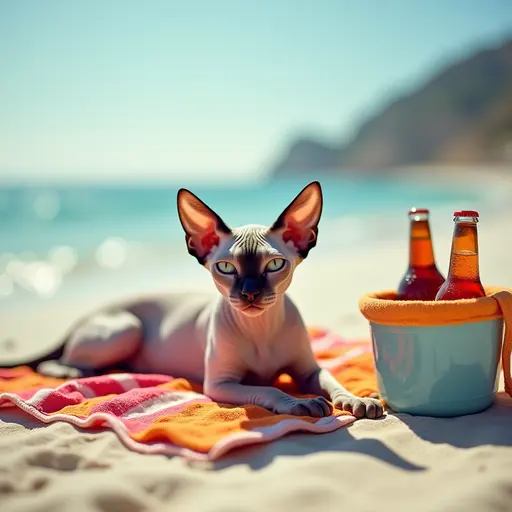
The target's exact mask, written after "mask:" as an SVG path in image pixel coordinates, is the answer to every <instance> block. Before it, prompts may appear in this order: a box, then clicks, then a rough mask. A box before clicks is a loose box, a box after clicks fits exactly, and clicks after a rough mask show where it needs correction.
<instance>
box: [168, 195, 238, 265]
mask: <svg viewBox="0 0 512 512" xmlns="http://www.w3.org/2000/svg"><path fill="white" fill-rule="evenodd" d="M178 216H179V218H180V222H181V225H182V226H183V229H184V230H185V240H186V242H187V248H188V252H189V253H190V254H191V255H192V256H194V257H196V258H197V260H198V261H199V263H201V265H204V264H205V262H206V259H207V258H208V255H209V254H210V252H211V251H212V249H213V247H214V246H218V245H219V243H220V240H221V238H223V237H225V236H229V235H230V234H231V230H230V229H229V228H228V227H227V226H226V224H225V223H224V221H223V220H222V219H221V218H220V217H219V216H218V215H217V214H216V213H215V212H214V211H213V210H212V209H211V208H210V207H208V206H207V205H206V204H205V203H203V202H202V201H201V200H200V199H199V198H198V197H197V196H195V195H194V194H192V192H190V191H189V190H186V189H184V188H182V189H180V190H179V191H178Z"/></svg>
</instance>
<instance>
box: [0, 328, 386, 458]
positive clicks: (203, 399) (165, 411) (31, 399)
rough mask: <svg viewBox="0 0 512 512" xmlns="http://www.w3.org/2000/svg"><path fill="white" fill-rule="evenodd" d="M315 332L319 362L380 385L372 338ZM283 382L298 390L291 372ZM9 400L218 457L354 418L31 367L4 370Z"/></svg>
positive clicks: (155, 379)
mask: <svg viewBox="0 0 512 512" xmlns="http://www.w3.org/2000/svg"><path fill="white" fill-rule="evenodd" d="M310 337H311V346H312V348H313V352H314V354H315V356H316V358H317V360H318V361H319V364H320V366H322V367H324V368H328V369H329V370H330V371H331V372H332V373H333V375H335V376H336V378H337V379H339V381H340V382H342V383H343V384H345V385H346V387H347V388H348V389H349V390H351V391H352V392H353V393H355V394H358V395H360V396H369V395H370V394H371V393H374V392H376V391H377V383H376V379H375V375H374V367H373V356H372V353H371V345H370V343H369V342H368V341H367V340H365V341H350V340H345V339H343V338H340V337H339V336H336V335H334V334H332V333H329V332H327V331H325V330H319V329H311V330H310ZM276 385H277V386H278V387H280V388H281V389H283V390H285V391H287V392H289V393H292V394H296V391H295V389H294V386H293V383H292V381H291V379H290V378H289V377H288V376H286V375H283V376H282V377H281V378H280V379H279V380H278V382H277V383H276ZM9 406H10V407H18V408H19V409H22V410H23V411H25V412H26V413H28V414H30V415H32V416H34V417H35V418H37V419H39V420H41V421H42V422H44V423H52V422H55V421H64V422H67V423H71V424H73V425H76V426H78V427H81V428H84V429H94V428H98V427H102V428H107V429H111V430H113V431H114V432H115V433H116V435H117V436H118V437H119V439H120V440H121V441H122V442H123V443H124V444H125V445H126V446H127V447H128V448H130V449H132V450H134V451H138V452H140V453H164V454H169V455H181V456H183V457H187V458H189V459H194V460H214V459H217V458H219V457H221V456H222V455H224V454H225V453H227V452H228V451H230V450H232V449H234V448H236V447H238V446H244V445H248V444H255V443H265V442H269V441H271V440H273V439H277V438H279V437H282V436H284V435H285V434H288V433H290V432H297V431H302V432H312V433H323V432H331V431H333V430H336V429H338V428H341V427H343V426H345V425H348V424H350V423H352V422H353V421H355V418H354V416H352V415H350V414H348V413H347V412H344V411H339V410H336V411H335V412H334V413H333V414H332V415H331V416H328V417H325V418H310V417H298V416H290V415H279V414H273V413H271V412H269V411H267V410H266V409H263V408H261V407H257V406H253V405H246V406H241V407H235V406H232V405H228V404H220V403H215V402H213V401H212V400H211V399H209V398H208V397H207V396H205V395H203V394H202V389H201V386H199V385H198V384H196V383H192V382H189V381H187V380H185V379H179V378H173V377H171V376H168V375H142V374H132V373H114V374H110V375H102V376H99V377H90V378H84V379H74V380H69V381H64V380H59V379H52V378H47V377H43V376H41V375H38V374H36V373H34V372H32V371H31V370H30V369H28V368H26V367H21V368H15V369H13V370H0V407H9Z"/></svg>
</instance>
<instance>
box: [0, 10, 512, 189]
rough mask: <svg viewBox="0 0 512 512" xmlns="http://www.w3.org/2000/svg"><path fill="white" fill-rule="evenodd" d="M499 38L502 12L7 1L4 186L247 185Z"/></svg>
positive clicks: (2, 43) (0, 101)
mask: <svg viewBox="0 0 512 512" xmlns="http://www.w3.org/2000/svg"><path fill="white" fill-rule="evenodd" d="M506 35H511V36H512V6H511V3H510V1H509V0H479V1H476V0H475V1H468V0H457V1H455V0H447V1H437V2H429V1H426V0H425V1H416V0H407V1H405V0H390V1H387V2H382V1H377V0H375V1H366V2H362V1H357V0H351V1H348V0H346V1H344V0H338V1H334V0H333V1H328V0H323V1H314V0H310V1H308V2H306V1H299V0H296V1H288V0H279V1H276V0H258V1H244V0H237V1H234V0H233V1H225V0H218V1H209V0H204V1H196V0H189V1H183V2H178V1H173V0H168V1H158V0H152V1H148V2H144V1H131V0H82V1H79V0H73V1H69V0H62V1H53V0H46V1H40V0H24V1H17V0H5V1H3V2H1V3H0V73H1V75H0V177H1V176H4V177H5V176H6V175H7V174H12V173H14V174H15V175H17V176H23V175H27V176H28V175H37V176H39V175H45V176H47V175H51V174H56V175H69V176H71V175H73V176H78V177H79V176H80V175H84V174H85V175H87V176H89V177H91V176H93V177H94V176H97V177H98V179H99V178H100V177H105V176H113V175H117V176H125V175H129V174H137V173H139V172H140V173H141V175H145V173H146V172H149V171H150V172H152V173H160V174H162V175H169V176H173V177H179V176H180V175H181V174H182V173H186V174H187V175H188V176H189V177H190V176H192V175H193V173H196V174H195V175H196V176H198V177H201V176H204V174H205V173H206V174H207V175H208V176H210V177H213V176H215V175H217V174H216V173H223V174H226V173H231V175H232V176H233V177H235V176H236V177H239V176H249V175H254V173H255V172H261V171H262V170H265V169H266V167H267V166H268V165H269V163H270V162H271V161H272V159H273V158H274V157H275V156H276V155H277V154H278V153H279V151H281V150H282V149H283V148H284V147H286V145H287V144H288V143H289V142H290V140H291V139H292V138H293V137H294V136H296V135H297V134H302V133H313V134H317V135H318V136H320V137H324V138H325V139H326V140H339V139H340V138H341V137H342V136H346V135H347V134H348V133H350V131H351V130H353V129H354V128H355V126H357V120H358V119H359V118H360V115H361V114H362V113H363V112H366V111H368V109H371V108H372V107H374V106H375V105H377V104H378V103H379V101H381V100H382V99H383V98H384V97H385V96H386V95H387V94H389V93H391V92H393V91H395V90H401V89H407V88H409V87H411V86H412V85H413V84H414V83H416V82H417V81H418V80H422V79H424V78H425V77H426V76H429V75H430V74H431V73H432V72H433V71H434V70H435V69H436V67H437V66H438V65H439V63H440V62H446V61H449V60H451V59H453V58H455V57H457V56H459V55H464V54H466V53H469V52H471V50H472V49H475V48H479V47H482V46H484V45H486V44H492V43H493V42H497V41H500V40H502V39H503V38H504V37H505V36H506Z"/></svg>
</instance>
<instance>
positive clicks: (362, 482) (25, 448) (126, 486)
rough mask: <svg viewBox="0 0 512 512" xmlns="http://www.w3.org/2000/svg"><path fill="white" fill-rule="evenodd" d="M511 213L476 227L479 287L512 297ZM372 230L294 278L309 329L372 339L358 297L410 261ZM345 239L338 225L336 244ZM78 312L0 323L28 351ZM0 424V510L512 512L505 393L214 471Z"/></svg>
mask: <svg viewBox="0 0 512 512" xmlns="http://www.w3.org/2000/svg"><path fill="white" fill-rule="evenodd" d="M494 179H498V178H494ZM499 179H502V180H503V183H502V186H500V187H499V188H500V189H501V191H502V192H503V195H504V196H505V197H506V196H507V195H508V197H511V196H510V192H511V185H512V184H510V183H509V181H505V179H504V178H499ZM497 197H498V196H497ZM500 197H501V196H500ZM508 203H510V201H508ZM418 206H419V205H418ZM459 206H460V205H459ZM471 206H473V205H468V206H467V207H471ZM511 213H512V204H510V206H509V205H508V204H507V201H506V200H505V201H498V200H496V201H495V202H493V207H492V208H489V209H488V210H487V211H486V215H485V217H483V218H482V222H481V224H480V232H479V235H480V252H481V260H480V261H481V275H482V280H483V281H484V283H485V284H488V285H501V286H506V287H512V256H511V249H512V222H511V220H510V219H511V218H512V217H511V215H510V214H511ZM441 215H442V214H441V213H436V215H435V224H433V230H434V237H435V238H434V241H435V249H436V255H437V260H438V263H439V266H440V268H441V270H442V271H443V272H444V273H445V272H446V267H447V263H448V256H449V249H450V239H451V229H452V224H451V217H450V216H449V214H448V217H446V216H444V217H443V216H441ZM377 220H378V222H376V223H375V233H374V238H375V239H376V240H377V241H375V242H373V243H372V244H369V245H368V247H362V248H361V247H358V248H354V249H353V250H351V251H349V252H348V253H346V254H343V255H336V254H335V253H333V248H332V244H331V246H329V242H328V241H324V240H320V242H319V247H318V250H317V251H316V253H315V255H313V254H312V255H311V258H308V261H307V262H305V264H304V265H303V267H302V268H300V269H299V270H298V271H297V274H296V278H295V282H294V283H293V285H292V288H291V290H290V294H291V295H292V296H293V298H294V299H295V300H296V302H297V303H298V304H299V306H300V308H301V310H302V311H303V314H304V316H305V318H306V321H307V322H308V323H309V324H317V325H322V326H326V327H330V328H331V329H333V330H335V331H337V332H339V333H340V334H342V335H343V336H355V337H362V336H364V337H368V327H367V325H366V322H365V321H364V319H363V317H362V316H361V315H360V314H359V312H358V309H357V300H358V298H359V296H360V295H361V294H363V293H364V292H366V291H369V290H375V289H382V288H389V287H393V286H394V285H395V284H396V282H398V280H399V278H400V276H401V274H402V273H403V272H404V270H405V263H406V258H407V239H406V233H404V232H403V231H400V230H399V231H398V232H386V225H387V224H386V218H385V217H384V216H383V217H382V218H381V219H377ZM348 227H351V228H352V229H353V228H354V225H351V226H348ZM345 228H347V224H346V222H345V224H343V223H342V224H340V233H347V232H348V231H349V230H346V229H345ZM344 230H345V231H344ZM323 243H325V245H326V246H327V248H325V250H324V249H322V244H323ZM208 289H209V288H208ZM73 307H75V306H72V305H68V306H67V308H68V316H67V317H66V315H65V314H63V311H64V310H65V309H66V306H63V305H58V306H52V307H51V308H48V309H46V310H44V311H40V312H39V313H38V315H39V316H38V322H39V323H31V322H28V321H27V318H28V317H29V315H30V312H27V311H14V312H13V311H10V312H9V314H8V315H7V314H5V313H2V312H1V311H0V322H1V324H2V325H3V326H4V327H5V326H7V327H9V325H12V326H17V328H19V326H20V325H21V324H24V326H25V327H24V328H25V329H27V330H29V331H30V329H32V332H33V336H34V339H36V337H37V330H38V329H41V326H46V327H45V329H49V330H50V331H56V332H60V331H62V328H63V324H65V323H66V322H67V320H66V318H68V317H71V316H73V315H74V314H75V312H74V310H73ZM80 307H83V304H82V305H81V306H80V305H77V306H76V308H80ZM0 419H1V421H0V511H2V512H22V511H23V512H26V511H34V512H37V511H41V512H42V511H51V512H59V511H68V510H72V511H74V512H81V511H89V510H90V511H93V510H94V511H96V510H97V511H110V510H116V511H130V512H131V511H142V510H157V511H164V510H173V511H175V510H200V511H221V512H228V511H246V510H247V511H250V510H267V511H274V510H275V511H282V510H294V511H302V510H360V511H372V510H393V511H395V512H398V511H401V510H408V511H409V510H415V511H433V512H439V511H459V510H460V511H462V510H464V511H468V510H476V511H486V510H500V511H501V510H502V511H507V510H512V470H511V468H512V399H509V398H507V397H505V396H504V394H503V393H500V395H499V397H498V399H497V402H496V404H495V405H494V406H493V407H492V408H491V409H489V410H488V411H486V412H484V413H481V414H477V415H473V416H467V417H461V418H456V419H434V418H425V417H412V416H409V415H406V414H388V415H387V417H385V418H384V419H382V420H379V421H372V420H360V421H357V422H356V423H354V424H352V425H350V426H349V427H348V428H344V429H340V430H338V431H336V432H333V433H330V434H324V435H303V434H300V435H297V434H294V435H291V436H289V437H286V438H284V439H282V440H279V441H277V442H273V443H270V444H268V445H265V446H257V447H253V448H249V449H243V450H239V451H237V452H233V453H232V454H230V455H228V456H227V457H225V458H224V459H222V460H221V461H219V462H216V463H189V462H186V461H184V460H182V459H178V458H166V457H164V456H153V455H151V456H149V455H139V454H136V453H132V452H129V451H128V450H127V449H126V448H125V447H124V446H122V445H121V443H120V442H119V441H118V440H117V438H116V437H115V435H114V434H113V433H110V432H106V433H105V432H104V433H83V432H80V431H79V430H77V429H75V428H74V427H72V426H70V425H67V424H53V425H50V426H42V425H40V424H39V423H37V422H35V421H33V420H31V419H30V418H28V417H26V416H23V415H22V414H21V413H15V412H13V411H6V410H3V411H1V412H0Z"/></svg>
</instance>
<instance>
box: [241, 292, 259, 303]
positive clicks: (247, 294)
mask: <svg viewBox="0 0 512 512" xmlns="http://www.w3.org/2000/svg"><path fill="white" fill-rule="evenodd" d="M241 294H242V295H243V297H244V298H245V299H246V300H248V301H249V302H254V301H255V300H256V297H257V296H258V295H259V294H260V291H259V290H253V291H250V292H248V291H242V292H241Z"/></svg>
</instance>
